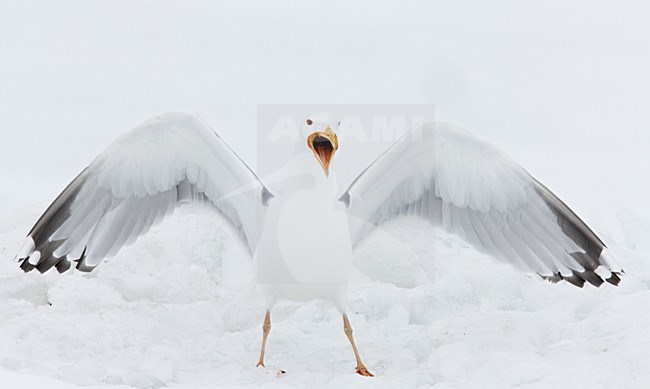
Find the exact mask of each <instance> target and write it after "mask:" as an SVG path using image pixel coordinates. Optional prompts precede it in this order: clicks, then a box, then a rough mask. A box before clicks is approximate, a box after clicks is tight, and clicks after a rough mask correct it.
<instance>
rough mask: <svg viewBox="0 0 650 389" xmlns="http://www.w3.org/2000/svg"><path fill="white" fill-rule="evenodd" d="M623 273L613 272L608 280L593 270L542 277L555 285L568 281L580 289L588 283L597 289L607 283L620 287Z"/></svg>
mask: <svg viewBox="0 0 650 389" xmlns="http://www.w3.org/2000/svg"><path fill="white" fill-rule="evenodd" d="M621 273H622V272H620V273H619V272H612V275H611V276H610V277H609V278H607V279H603V278H602V277H601V276H599V275H598V274H596V272H595V271H593V270H585V271H583V272H577V271H572V274H571V275H570V276H563V275H562V274H560V273H555V274H553V275H552V276H545V275H542V274H540V277H542V278H543V279H545V280H547V281H549V282H552V283H554V284H555V283H558V282H560V281H566V282H568V283H570V284H572V285H575V286H577V287H578V288H582V287H584V285H585V282H588V283H590V284H591V285H593V286H595V287H596V288H599V287H600V286H601V285H603V284H604V283H605V281H607V282H608V283H610V284H612V285H614V286H618V283H619V282H620V281H621V278H620V277H619V276H620V275H621Z"/></svg>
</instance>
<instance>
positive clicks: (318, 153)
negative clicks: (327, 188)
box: [302, 115, 339, 176]
mask: <svg viewBox="0 0 650 389" xmlns="http://www.w3.org/2000/svg"><path fill="white" fill-rule="evenodd" d="M332 123H336V125H334V124H332ZM338 123H339V122H338V121H336V120H335V121H331V118H329V117H326V116H324V115H310V116H308V117H307V118H306V119H305V121H304V122H303V125H302V126H303V130H304V131H303V133H305V134H308V135H307V147H309V149H311V151H312V152H313V153H314V157H315V158H316V160H317V161H318V163H319V164H320V166H321V167H322V168H323V171H324V172H325V175H326V176H329V169H330V164H331V163H332V158H334V154H335V153H336V150H338V148H339V139H338V137H337V136H336V131H337V130H338Z"/></svg>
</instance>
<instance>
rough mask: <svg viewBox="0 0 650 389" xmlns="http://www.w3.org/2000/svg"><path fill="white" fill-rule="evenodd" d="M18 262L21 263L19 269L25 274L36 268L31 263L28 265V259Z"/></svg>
mask: <svg viewBox="0 0 650 389" xmlns="http://www.w3.org/2000/svg"><path fill="white" fill-rule="evenodd" d="M19 261H23V262H22V263H21V264H20V268H21V269H23V271H24V272H25V273H29V272H30V271H32V270H34V268H35V267H36V266H34V265H32V264H31V263H29V257H27V258H24V259H20V260H19Z"/></svg>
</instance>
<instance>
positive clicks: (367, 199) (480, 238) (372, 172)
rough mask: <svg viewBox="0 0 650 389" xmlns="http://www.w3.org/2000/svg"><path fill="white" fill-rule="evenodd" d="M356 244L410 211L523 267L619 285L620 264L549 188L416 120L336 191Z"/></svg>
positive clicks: (577, 281) (460, 136)
mask: <svg viewBox="0 0 650 389" xmlns="http://www.w3.org/2000/svg"><path fill="white" fill-rule="evenodd" d="M341 201H343V202H344V203H346V204H347V206H348V215H349V220H350V231H351V234H352V240H353V243H354V244H355V245H356V244H357V243H358V242H359V241H360V240H361V239H362V238H363V237H364V236H365V235H366V234H367V233H368V232H369V231H370V230H372V228H373V227H374V226H376V225H378V224H381V223H383V222H385V221H387V220H390V219H393V218H395V217H400V216H405V215H409V216H419V217H422V218H424V219H426V220H428V221H430V222H431V223H433V224H434V225H437V226H439V227H441V228H443V229H445V230H447V231H449V232H452V233H454V234H456V235H458V236H460V237H461V238H463V239H465V240H466V241H468V242H469V243H471V244H472V245H474V246H475V247H476V248H478V249H479V250H481V251H483V252H486V253H488V254H490V255H492V256H494V257H496V258H499V259H502V260H506V261H507V262H510V263H512V264H513V265H515V266H516V267H517V268H519V269H521V270H523V271H532V272H535V273H538V274H539V275H540V276H542V277H543V278H546V279H548V280H551V281H554V282H557V281H560V280H566V281H568V282H570V283H572V284H574V285H577V286H582V285H584V283H585V282H589V283H591V284H593V285H596V286H599V285H600V284H602V283H603V282H604V281H607V282H609V283H611V284H614V285H616V284H618V282H619V281H620V277H619V276H620V274H621V273H622V272H623V270H622V269H621V267H620V266H619V265H618V264H617V263H616V261H615V260H614V259H613V258H612V257H611V255H610V254H609V252H608V251H607V248H606V246H605V244H604V243H603V242H602V240H600V238H598V236H597V235H596V234H595V233H594V232H593V231H592V230H591V229H590V228H589V227H588V226H587V225H586V224H585V223H584V222H583V221H582V220H581V219H580V218H579V217H578V216H577V215H576V214H575V213H574V212H573V211H572V210H571V209H570V208H569V207H568V206H567V205H566V204H565V203H564V202H562V200H560V199H559V198H558V197H557V196H555V194H553V193H552V192H551V191H550V190H549V189H548V188H546V187H545V186H544V185H542V184H541V183H540V182H538V181H537V180H535V179H534V178H533V177H532V176H530V174H528V172H526V171H525V170H524V169H523V168H522V167H521V166H519V165H518V164H517V163H515V162H514V161H513V160H512V159H510V158H509V157H508V156H506V155H505V154H504V153H503V152H501V151H500V150H498V149H497V148H495V147H493V146H491V145H489V144H487V143H485V142H483V141H481V140H478V139H476V138H474V137H473V136H471V135H470V134H469V133H468V132H467V131H466V130H464V129H462V128H460V127H457V126H453V125H450V124H446V123H440V122H430V123H424V124H422V125H420V126H418V127H416V128H415V129H413V130H412V131H411V132H410V133H408V134H406V135H405V136H404V137H402V138H401V139H400V140H398V141H397V142H396V143H395V144H394V145H393V146H391V148H390V149H389V150H387V151H386V152H385V153H384V154H382V156H380V157H379V159H377V160H376V161H375V162H373V163H372V164H371V165H370V166H369V167H368V168H367V169H366V170H364V171H363V172H362V173H361V174H360V175H359V176H358V177H357V178H356V179H355V180H354V181H353V183H352V184H351V185H350V187H349V189H348V190H347V191H346V192H345V193H344V194H343V196H342V197H341Z"/></svg>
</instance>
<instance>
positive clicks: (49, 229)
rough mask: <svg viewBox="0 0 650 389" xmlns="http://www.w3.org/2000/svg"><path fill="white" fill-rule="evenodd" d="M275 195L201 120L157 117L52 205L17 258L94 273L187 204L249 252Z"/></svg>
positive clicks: (28, 265) (26, 263)
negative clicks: (211, 215)
mask: <svg viewBox="0 0 650 389" xmlns="http://www.w3.org/2000/svg"><path fill="white" fill-rule="evenodd" d="M272 197H273V195H272V194H271V193H270V192H269V191H268V190H267V189H266V188H265V187H264V185H263V184H262V183H261V182H260V181H259V179H258V178H257V177H256V176H255V174H254V173H253V172H252V171H251V170H250V169H249V168H248V166H246V164H245V163H244V162H243V161H242V160H241V159H239V157H237V155H236V154H235V153H234V152H233V151H232V150H231V149H230V148H229V147H228V146H227V145H226V143H225V142H223V140H221V138H220V137H219V136H218V135H217V134H216V133H215V132H214V131H212V129H210V128H209V127H208V126H207V125H206V124H205V123H204V122H203V120H201V119H200V118H199V117H198V116H196V115H193V114H189V113H185V112H169V113H165V114H162V115H158V116H156V117H153V118H151V119H149V120H147V121H145V122H144V123H142V124H141V125H139V126H138V127H136V128H135V129H133V130H132V131H130V132H128V133H127V134H125V135H124V136H122V137H121V138H119V139H118V140H117V141H116V142H115V143H113V144H112V145H111V146H109V147H108V148H107V149H106V150H105V151H104V152H102V153H101V154H100V155H99V156H98V157H97V158H96V159H95V161H93V163H92V164H91V165H90V166H89V167H87V168H86V169H84V170H83V171H82V172H81V173H80V174H79V175H78V176H77V177H76V178H75V179H74V180H73V181H72V182H71V183H70V184H69V185H68V186H67V187H66V189H65V190H64V191H63V192H62V193H61V194H60V195H59V196H58V197H57V199H56V200H55V201H54V202H53V203H52V205H50V206H49V207H48V209H47V210H46V211H45V213H44V214H43V215H42V216H41V217H40V218H39V220H38V221H37V222H36V224H35V225H34V227H33V228H32V230H31V231H30V232H29V234H28V237H27V241H26V243H25V244H24V245H23V248H22V249H21V250H20V252H19V253H18V255H17V256H16V259H17V260H18V261H20V262H21V267H22V268H23V269H24V270H25V271H29V270H32V269H33V268H36V269H38V270H39V271H41V272H44V271H47V270H48V269H50V268H52V267H55V266H56V268H57V270H59V271H60V272H61V271H65V270H67V269H68V268H70V262H77V265H76V267H77V268H78V269H80V270H85V271H90V270H92V269H93V268H94V267H96V266H97V265H98V264H99V263H100V262H101V261H102V260H103V259H104V258H107V257H111V256H114V255H115V254H117V253H118V252H119V250H120V249H121V248H122V247H124V246H126V245H129V244H131V243H133V242H134V241H135V240H136V239H137V238H138V237H139V236H141V235H143V234H145V233H147V232H148V231H149V229H150V228H151V227H152V226H153V225H154V224H156V223H158V222H160V221H161V220H163V219H164V218H165V217H166V216H167V215H169V214H171V213H172V212H173V211H174V209H175V208H177V207H178V206H180V205H182V204H187V203H195V204H202V205H207V206H209V207H211V208H213V209H216V210H217V211H219V212H220V213H221V214H223V215H224V216H225V217H226V219H227V220H228V221H229V222H230V223H231V224H232V225H233V226H234V227H235V228H236V229H238V230H239V231H240V232H241V235H242V238H243V239H244V240H245V241H246V242H247V244H248V247H249V248H250V250H251V252H253V251H254V250H255V244H256V243H257V238H258V234H259V226H260V225H261V222H262V220H261V219H262V218H263V216H264V213H265V208H266V207H265V204H266V203H267V201H268V199H269V198H272Z"/></svg>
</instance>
